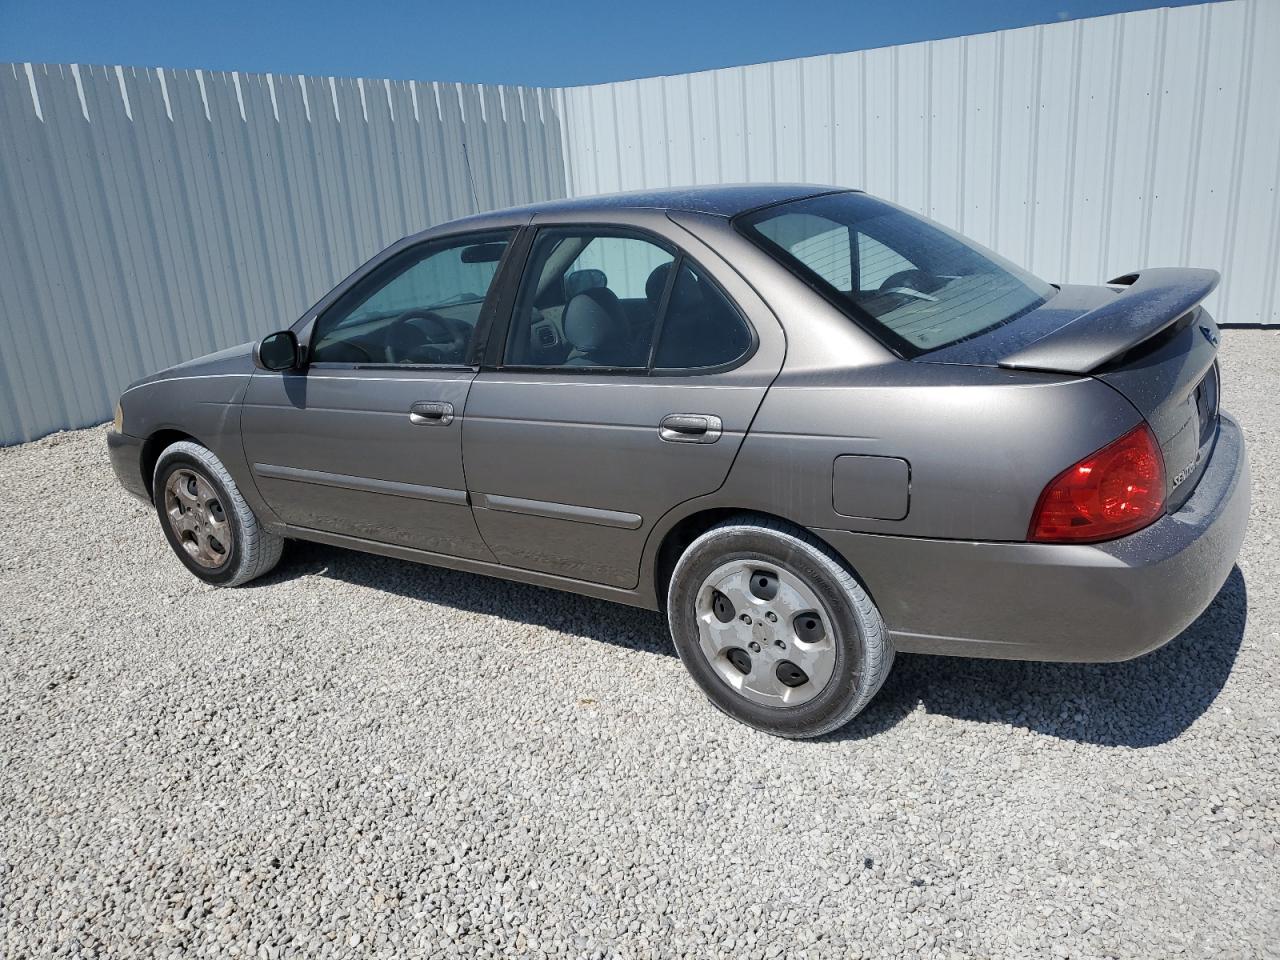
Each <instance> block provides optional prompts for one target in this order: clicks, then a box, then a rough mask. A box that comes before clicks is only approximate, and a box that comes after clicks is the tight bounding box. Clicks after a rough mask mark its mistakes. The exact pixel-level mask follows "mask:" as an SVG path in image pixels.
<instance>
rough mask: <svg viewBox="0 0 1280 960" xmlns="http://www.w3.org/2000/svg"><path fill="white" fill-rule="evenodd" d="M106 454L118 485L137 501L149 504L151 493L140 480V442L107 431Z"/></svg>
mask: <svg viewBox="0 0 1280 960" xmlns="http://www.w3.org/2000/svg"><path fill="white" fill-rule="evenodd" d="M107 453H108V455H109V456H110V457H111V469H112V470H114V471H115V472H116V479H118V480H119V481H120V485H121V486H122V487H124V488H125V489H126V490H127V491H129V493H131V494H133V495H134V496H135V497H137V498H138V499H139V500H143V501H145V502H146V503H150V502H151V493H150V491H149V490H148V489H147V484H146V481H145V480H143V478H142V441H141V440H139V439H138V438H137V437H131V436H129V435H128V434H127V433H116V431H114V430H108V431H107Z"/></svg>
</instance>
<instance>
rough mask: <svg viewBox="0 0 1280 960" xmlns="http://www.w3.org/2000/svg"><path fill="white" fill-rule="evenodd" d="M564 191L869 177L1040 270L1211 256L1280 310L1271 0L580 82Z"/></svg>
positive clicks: (1241, 299)
mask: <svg viewBox="0 0 1280 960" xmlns="http://www.w3.org/2000/svg"><path fill="white" fill-rule="evenodd" d="M562 96H563V97H564V100H565V116H566V117H567V124H566V131H567V135H568V136H567V147H566V154H567V159H568V170H569V175H570V190H571V192H572V193H573V194H579V195H580V194H592V193H602V192H609V191H614V190H630V189H637V188H641V187H654V186H664V185H674V184H689V183H716V182H729V181H741V180H747V181H767V180H779V181H804V182H813V183H835V184H841V185H845V186H852V187H862V188H864V189H866V190H868V191H870V192H872V193H875V194H878V195H880V196H883V197H886V198H888V199H891V200H894V201H895V202H897V203H900V204H902V205H903V206H906V207H908V208H910V209H912V210H916V211H918V212H920V213H923V214H926V215H927V216H930V217H933V218H934V219H936V220H939V221H941V222H942V223H945V224H947V225H948V226H950V227H953V228H955V229H957V230H959V231H961V232H963V233H965V234H967V235H969V236H971V237H973V238H975V239H976V240H978V241H980V242H982V243H985V244H987V245H988V246H991V247H993V248H995V249H996V250H997V251H999V252H1000V253H1002V254H1004V255H1005V256H1007V257H1009V258H1010V259H1011V260H1014V261H1016V262H1017V263H1020V264H1022V265H1024V266H1027V267H1030V268H1031V269H1032V270H1033V271H1035V272H1036V273H1038V274H1039V275H1040V276H1042V277H1044V278H1046V279H1050V280H1056V281H1062V282H1083V283H1097V282H1100V281H1102V280H1107V279H1110V278H1111V277H1114V276H1117V275H1118V274H1122V273H1127V272H1129V271H1131V270H1134V269H1136V268H1138V267H1142V266H1157V265H1159V266H1179V265H1196V266H1208V267H1214V268H1217V269H1219V270H1221V271H1222V273H1223V283H1222V286H1221V287H1220V288H1219V290H1218V292H1217V293H1216V294H1215V298H1214V300H1213V301H1211V302H1210V308H1211V309H1212V310H1213V311H1214V312H1215V315H1216V316H1218V317H1219V318H1220V319H1222V320H1223V321H1224V322H1236V323H1269V324H1274V323H1280V269H1277V263H1278V261H1280V194H1278V189H1280V2H1277V0H1233V2H1226V3H1214V4H1203V5H1199V6H1192V7H1181V8H1176V9H1159V10H1150V11H1145V12H1141V13H1130V14H1123V15H1119V16H1112V17H1101V18H1097V19H1092V20H1080V21H1074V22H1068V23H1061V24H1053V25H1048V26H1040V27H1029V28H1025V29H1020V30H1007V31H1003V32H1000V33H991V34H984V35H980V36H971V37H961V38H957V39H954V40H938V41H934V42H929V43H919V44H912V45H909V46H901V47H889V48H885V49H880V50H867V51H864V52H860V53H847V54H836V55H832V56H824V57H812V58H807V59H803V60H789V61H785V62H779V63H765V64H760V65H757V66H750V67H736V68H732V69H727V70H714V71H709V72H706V73H695V74H687V75H683V76H674V77H658V78H653V79H646V80H635V81H628V82H625V83H611V84H604V85H600V86H590V87H576V88H572V89H569V90H566V91H564V92H563V93H562Z"/></svg>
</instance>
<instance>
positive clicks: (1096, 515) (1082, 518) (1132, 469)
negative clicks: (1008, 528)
mask: <svg viewBox="0 0 1280 960" xmlns="http://www.w3.org/2000/svg"><path fill="white" fill-rule="evenodd" d="M1163 513H1164V455H1163V454H1161V452H1160V446H1159V445H1158V444H1157V443H1156V438H1155V437H1154V436H1153V435H1152V433H1151V428H1150V427H1148V426H1147V425H1146V423H1141V424H1139V425H1138V426H1136V427H1134V428H1133V429H1132V430H1130V431H1129V432H1128V433H1126V434H1125V435H1124V436H1123V437H1121V438H1120V439H1119V440H1117V441H1115V442H1114V443H1110V444H1107V446H1105V447H1103V448H1102V449H1101V450H1099V451H1097V452H1096V453H1091V454H1089V456H1087V457H1085V458H1084V459H1083V460H1081V461H1080V462H1079V463H1077V464H1075V465H1074V466H1071V467H1069V468H1067V469H1066V470H1064V471H1062V473H1060V474H1058V475H1057V476H1056V477H1054V478H1053V480H1052V482H1050V484H1049V485H1048V486H1047V487H1045V488H1044V493H1042V494H1040V501H1039V503H1037V504H1036V509H1035V513H1033V514H1032V515H1031V529H1030V530H1029V532H1028V533H1027V539H1028V540H1038V541H1041V542H1053V543H1094V542H1096V541H1098V540H1113V539H1115V538H1116V537H1123V536H1124V535H1125V534H1127V533H1133V532H1134V531H1135V530H1140V529H1141V528H1143V527H1145V526H1146V525H1147V524H1149V523H1152V522H1153V521H1155V520H1157V519H1159V517H1160V515H1161V514H1163Z"/></svg>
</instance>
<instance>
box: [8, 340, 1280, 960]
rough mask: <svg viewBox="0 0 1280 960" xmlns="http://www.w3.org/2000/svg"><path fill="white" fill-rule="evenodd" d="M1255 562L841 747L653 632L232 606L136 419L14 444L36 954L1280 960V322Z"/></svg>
mask: <svg viewBox="0 0 1280 960" xmlns="http://www.w3.org/2000/svg"><path fill="white" fill-rule="evenodd" d="M1223 369H1224V384H1225V386H1224V397H1225V399H1224V404H1225V405H1226V406H1227V407H1228V408H1229V409H1230V410H1232V411H1233V412H1234V413H1235V414H1236V415H1237V416H1238V418H1239V419H1241V420H1242V422H1243V424H1244V427H1245V431H1246V433H1247V434H1248V438H1249V442H1250V444H1251V456H1252V461H1253V469H1254V483H1255V486H1254V515H1253V523H1252V526H1251V528H1250V532H1249V539H1248V541H1247V542H1246V544H1245V547H1244V552H1243V554H1242V555H1241V557H1240V561H1239V569H1238V570H1237V571H1236V572H1234V573H1233V574H1232V576H1231V579H1230V580H1229V582H1228V583H1227V585H1226V586H1225V587H1224V589H1223V591H1222V593H1221V594H1220V595H1219V596H1218V598H1217V600H1216V601H1215V603H1214V604H1213V606H1212V607H1211V608H1210V609H1209V610H1208V611H1207V612H1206V613H1205V614H1204V616H1202V617H1201V618H1200V620H1199V621H1198V622H1197V623H1196V624H1194V625H1193V626H1192V627H1191V628H1190V629H1189V630H1188V631H1187V632H1186V633H1185V634H1184V635H1183V636H1182V637H1180V638H1178V639H1177V640H1175V641H1174V642H1173V643H1171V644H1169V645H1168V646H1167V647H1165V648H1164V649H1162V650H1160V651H1158V652H1156V653H1154V654H1152V655H1150V656H1147V657H1145V658H1143V659H1141V660H1138V661H1135V662H1131V663H1127V664H1117V665H1106V666H1078V665H1043V664H1017V663H997V662H988V661H979V660H959V659H942V658H928V657H910V656H902V657H900V658H899V660H898V663H897V664H896V666H895V668H894V672H893V674H892V675H891V676H890V679H889V681H888V683H887V685H886V686H885V688H884V690H883V691H882V692H881V694H880V695H879V697H878V698H877V699H876V701H875V702H874V703H873V704H872V706H871V707H870V708H869V709H868V710H867V711H866V712H865V713H864V714H863V715H862V716H861V717H860V718H858V719H857V720H855V721H854V723H853V724H852V725H851V726H850V727H849V728H847V729H846V730H844V731H842V732H841V733H840V734H838V735H836V736H833V737H831V738H828V739H826V740H824V741H820V742H815V743H790V742H785V741H782V740H775V739H771V738H769V737H767V736H764V735H761V734H757V733H754V732H753V731H751V730H748V729H746V728H744V727H741V726H736V725H734V724H733V723H732V722H730V721H729V720H728V719H726V718H724V717H722V716H721V715H720V714H719V713H717V712H716V711H715V710H713V709H712V708H711V707H710V706H709V705H707V704H706V703H704V702H703V700H702V698H701V697H700V695H699V694H698V693H697V691H696V690H695V688H694V687H693V685H692V683H691V681H689V680H688V679H686V676H685V674H684V672H683V670H682V668H681V666H680V663H679V661H678V660H677V659H676V658H675V657H674V655H673V651H672V648H671V645H670V642H669V640H668V639H667V636H666V632H665V629H664V625H663V622H662V620H661V619H660V618H659V617H658V616H657V615H655V614H651V613H646V612H637V611H633V610H629V609H626V608H623V607H615V606H611V605H609V604H605V603H601V602H596V601H591V600H585V599H580V598H576V597H572V596H568V595H564V594H558V593H553V592H549V591H545V590H539V589H535V588H531V587H524V586H518V585H512V584H507V583H502V582H499V581H496V580H491V579H486V578H482V577H476V576H470V575H465V574H459V573H453V572H447V571H441V570H433V569H430V568H427V567H419V566H415V565H412V564H408V563H401V562H398V561H393V560H386V559H380V558H375V557H368V556H362V555H359V554H355V553H349V552H346V551H342V550H336V549H329V548H322V547H317V546H307V545H293V546H292V547H291V548H290V549H289V550H288V551H286V556H285V560H284V562H283V563H282V565H281V567H280V569H279V570H278V571H277V572H276V573H275V574H273V575H272V576H270V577H269V578H267V579H266V580H265V581H262V582H260V583H259V584H257V585H254V586H251V587H245V588H241V589H238V590H232V591H223V590H216V589H211V588H209V587H206V586H204V585H202V584H200V583H199V582H197V581H196V580H195V579H194V578H192V577H191V576H190V575H188V574H187V573H186V572H185V570H184V569H183V568H182V567H181V566H180V565H179V563H178V561H177V560H176V559H174V558H173V557H172V556H171V555H170V554H169V552H168V548H167V547H166V546H165V543H164V541H163V539H162V536H161V534H160V531H159V528H158V525H157V521H156V518H155V517H154V515H153V514H151V513H149V512H148V510H147V509H145V508H144V507H143V506H142V505H141V504H138V503H137V502H135V501H133V500H131V499H129V498H128V497H126V496H125V495H124V494H123V493H122V492H121V491H120V490H119V489H118V488H117V486H116V485H115V482H114V479H113V477H112V475H111V471H110V468H109V466H108V464H107V460H106V451H105V447H104V442H103V430H102V429H93V430H85V431H80V432H77V433H67V434H61V435H58V436H54V437H49V438H47V439H45V440H42V441H39V442H37V443H32V444H28V445H25V446H22V447H12V448H8V449H3V450H0V490H3V491H4V496H3V497H2V498H0V580H2V583H3V588H2V589H0V639H2V641H3V644H2V655H3V661H2V663H0V666H2V667H3V671H2V673H0V683H2V688H0V718H2V719H3V739H2V742H0V946H2V947H3V951H2V952H3V953H4V954H5V955H6V956H10V957H18V956H26V955H40V954H60V955H68V956H105V955H111V956H118V957H124V956H155V957H167V956H239V957H264V958H274V957H284V956H299V957H322V956H373V955H376V956H392V955H402V956H413V957H422V956H465V957H472V956H479V957H511V956H535V957H540V956H557V957H558V956H567V957H615V956H616V957H672V956H688V957H698V958H701V957H713V956H722V957H733V958H745V957H776V956H787V957H801V956H807V957H827V956H831V957H841V958H845V957H858V956H862V955H866V956H876V957H885V956H899V955H900V956H909V957H952V956H1000V957H1055V956H1061V957H1067V956H1070V957H1168V956H1171V955H1184V956H1208V955H1221V956H1226V957H1247V956H1277V955H1280V907H1278V906H1277V905H1278V904H1280V851H1277V844H1278V843H1280V799H1278V797H1280V755H1278V753H1277V746H1278V744H1280V703H1278V701H1277V696H1276V684H1277V679H1278V678H1280V596H1278V595H1277V588H1276V579H1277V578H1276V571H1277V568H1278V567H1280V542H1278V540H1280V496H1277V487H1276V484H1275V482H1274V480H1273V479H1272V478H1273V477H1275V476H1276V474H1277V471H1278V470H1280V405H1278V404H1277V399H1276V390H1277V386H1278V385H1280V334H1277V333H1273V332H1261V331H1231V332H1228V333H1227V334H1226V336H1225V344H1224V355H1223Z"/></svg>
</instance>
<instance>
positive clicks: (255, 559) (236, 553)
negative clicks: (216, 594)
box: [152, 440, 284, 587]
mask: <svg viewBox="0 0 1280 960" xmlns="http://www.w3.org/2000/svg"><path fill="white" fill-rule="evenodd" d="M152 499H153V500H154V502H155V506H156V512H157V513H158V514H159V516H160V525H161V526H162V527H163V528H164V533H165V538H166V539H167V540H168V541H169V546H171V547H172V548H173V552H174V553H175V554H177V556H178V559H179V560H181V561H182V563H183V564H184V565H185V566H186V568H187V569H188V570H190V571H191V572H192V573H194V574H195V575H196V576H197V577H199V578H200V579H201V580H203V581H204V582H205V583H211V584H214V585H215V586H220V587H234V586H239V585H240V584H242V583H246V582H248V581H249V580H252V579H253V578H254V577H260V576H262V575H263V574H264V573H267V572H268V571H269V570H271V569H272V568H273V567H275V565H276V564H277V563H278V562H279V561H280V553H281V550H282V548H283V546H284V538H282V537H280V536H277V535H276V534H274V533H271V532H269V531H267V530H264V529H263V528H262V526H261V525H260V524H259V523H258V518H257V517H255V516H254V514H253V511H252V510H250V509H249V505H248V504H247V503H245V501H244V498H243V497H242V496H241V495H240V490H239V489H238V488H237V487H236V484H235V481H234V480H232V479H231V474H229V473H228V472H227V469H226V467H224V466H223V465H222V461H220V460H219V459H218V458H217V457H215V456H214V455H213V453H211V452H210V451H209V450H207V449H206V448H204V447H202V446H200V445H199V444H197V443H192V442H191V441H189V440H182V441H179V442H178V443H174V444H171V445H170V446H168V447H166V448H165V450H164V452H163V453H161V454H160V459H159V460H157V461H156V469H155V474H154V477H153V480H152Z"/></svg>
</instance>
